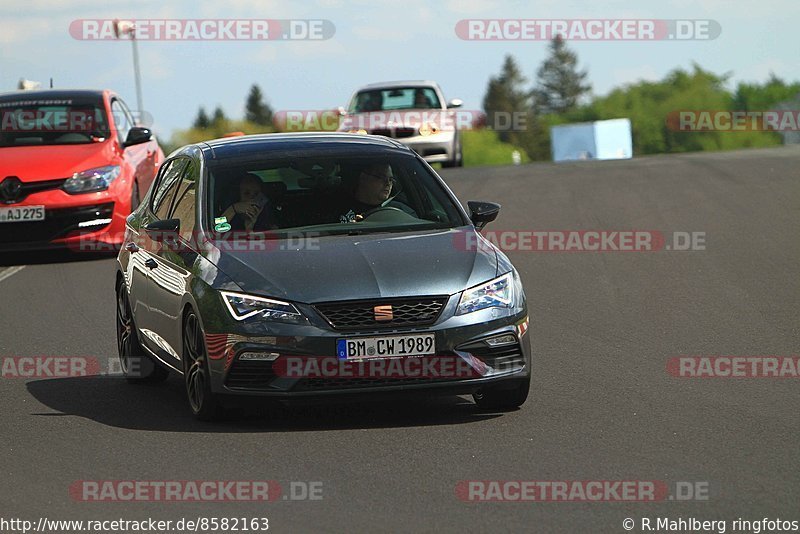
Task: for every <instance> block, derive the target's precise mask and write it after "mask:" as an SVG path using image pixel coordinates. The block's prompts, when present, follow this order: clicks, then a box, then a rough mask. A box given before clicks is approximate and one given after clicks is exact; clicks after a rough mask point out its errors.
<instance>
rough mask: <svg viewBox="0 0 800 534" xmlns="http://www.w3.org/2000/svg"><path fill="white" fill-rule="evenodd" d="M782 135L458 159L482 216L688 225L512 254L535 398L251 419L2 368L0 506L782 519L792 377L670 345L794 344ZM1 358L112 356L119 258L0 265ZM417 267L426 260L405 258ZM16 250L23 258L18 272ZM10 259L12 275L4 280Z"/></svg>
mask: <svg viewBox="0 0 800 534" xmlns="http://www.w3.org/2000/svg"><path fill="white" fill-rule="evenodd" d="M799 164H800V150H798V149H797V148H782V149H773V150H758V151H744V152H736V153H719V154H693V155H680V156H658V157H648V158H640V159H636V160H631V161H622V162H604V163H588V162H587V163H575V164H562V165H554V164H537V165H527V166H520V167H506V168H485V169H456V170H447V171H444V172H443V176H444V177H445V179H446V180H447V181H448V183H449V184H451V186H452V187H453V189H454V190H455V191H456V193H457V194H458V196H459V198H461V199H462V200H464V201H466V200H469V199H482V200H494V201H497V202H499V203H501V204H503V209H502V212H501V215H500V218H499V219H498V221H496V222H495V223H493V224H492V225H491V226H490V227H489V229H495V230H506V231H519V230H530V229H539V230H542V229H546V230H630V229H648V230H658V231H662V232H664V233H665V234H668V235H671V233H672V232H674V231H683V232H704V233H705V250H692V251H675V250H670V251H667V250H660V251H657V252H646V253H639V252H625V253H622V252H560V253H559V252H527V251H517V252H511V253H510V256H511V258H512V260H513V261H514V263H515V265H516V266H517V268H518V269H519V271H520V273H521V274H522V277H523V281H524V284H525V288H526V292H527V295H528V301H529V307H530V309H531V319H532V321H531V327H530V339H531V343H532V347H533V353H534V378H533V385H532V395H531V397H530V399H529V400H528V402H527V403H526V404H525V405H524V406H523V408H522V409H520V410H518V411H516V412H513V413H506V414H499V413H484V412H480V411H478V410H476V409H475V408H474V406H473V405H472V403H471V401H470V400H468V399H466V398H459V397H456V398H452V399H441V400H438V401H428V402H419V403H413V404H398V403H396V402H391V403H379V404H369V405H364V404H345V405H335V404H330V405H324V406H316V407H294V408H291V409H269V410H253V411H251V412H248V413H245V414H243V415H242V416H241V417H240V418H238V419H236V420H233V421H229V422H225V423H221V424H208V423H201V422H196V421H195V420H194V419H193V418H192V417H191V415H190V413H189V409H188V407H187V405H186V401H185V398H184V393H183V390H182V383H181V381H180V379H178V378H176V377H171V378H170V379H169V380H168V381H167V383H166V384H164V385H161V386H131V385H128V384H126V383H124V382H123V381H122V380H120V379H118V378H114V377H100V378H54V379H25V378H4V379H2V380H0V384H1V385H0V406H2V411H0V428H1V429H2V431H0V444H1V445H2V460H0V473H1V477H2V480H3V483H2V484H0V515H2V517H4V518H14V517H18V518H23V519H29V520H33V521H36V520H37V519H38V518H39V517H42V516H45V517H47V518H48V519H118V518H122V519H128V520H133V519H136V520H141V519H145V518H147V517H153V518H157V519H164V520H173V521H174V520H178V519H180V518H182V517H187V518H196V517H198V516H201V517H246V518H252V517H268V518H269V521H270V527H271V529H270V530H271V531H276V532H316V531H319V532H323V531H326V532H345V531H346V532H373V531H378V532H380V531H411V532H463V531H470V532H472V531H475V532H479V531H497V530H502V531H515V532H625V530H624V529H623V525H622V522H623V520H624V519H625V518H632V519H634V520H635V521H636V527H635V529H634V531H635V532H641V524H640V520H641V518H642V517H647V518H652V520H653V522H654V523H653V524H654V525H655V518H657V517H669V518H672V519H677V518H678V517H681V518H684V519H687V518H692V517H693V518H697V519H700V520H727V521H728V527H727V528H728V532H730V531H731V522H732V521H733V520H734V519H737V518H743V519H755V520H761V519H762V518H770V519H777V518H781V519H794V520H800V471H798V456H797V453H798V438H800V416H799V415H798V407H799V406H800V390H799V389H798V380H797V379H689V378H676V377H674V376H671V375H670V374H668V373H667V372H666V363H667V360H668V359H669V358H670V357H674V356H679V355H687V354H689V355H747V356H758V355H793V354H794V355H797V354H798V352H800V350H799V348H800V330H799V329H798V318H797V317H798V314H797V310H798V303H800V276H798V260H800V238H798V230H800V174H798V169H800V165H799ZM0 258H1V260H2V265H3V266H2V267H0V357H3V358H9V357H15V356H68V357H80V356H90V357H95V358H99V359H101V360H103V361H105V360H107V359H108V358H109V357H114V356H115V354H116V346H115V337H114V320H113V317H114V297H113V272H114V268H113V260H112V259H108V258H105V259H102V258H90V259H86V260H84V261H74V260H75V258H73V257H66V256H63V255H53V254H45V255H41V254H39V255H27V256H25V257H19V256H14V257H10V256H9V255H8V254H3V255H2V257H0ZM421 261H423V259H422V258H421ZM18 264H28V265H27V266H25V267H24V268H22V269H18V270H17V269H15V268H12V266H14V265H18ZM12 271H13V272H12ZM78 480H276V481H278V482H280V483H281V485H282V486H283V487H284V488H287V487H288V486H289V483H290V482H291V481H305V482H321V483H322V487H323V491H322V497H323V498H322V499H321V500H305V501H292V500H282V499H280V500H278V501H276V502H271V503H248V502H223V503H217V504H207V503H206V504H197V503H175V502H168V503H164V502H139V503H127V502H114V503H109V502H77V501H76V500H74V499H73V498H71V496H70V493H69V486H70V484H72V483H73V482H75V481H78ZM462 480H551V481H561V480H567V481H569V480H658V481H664V482H665V483H666V484H667V485H668V487H669V488H671V492H672V496H673V497H675V496H677V490H676V484H677V483H679V482H692V483H695V482H697V483H700V486H698V488H702V487H703V486H702V485H703V484H707V485H708V492H709V494H708V498H707V500H692V501H687V502H683V501H678V500H666V501H663V502H656V503H652V502H639V503H619V502H592V503H575V502H538V503H537V502H521V503H520V502H516V503H509V502H494V503H465V502H462V501H460V500H459V499H458V498H457V497H456V494H455V486H456V484H457V483H458V482H459V481H462Z"/></svg>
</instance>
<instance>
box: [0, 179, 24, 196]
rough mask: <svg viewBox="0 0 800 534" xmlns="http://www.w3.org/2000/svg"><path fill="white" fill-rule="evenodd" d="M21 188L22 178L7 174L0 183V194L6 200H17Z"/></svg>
mask: <svg viewBox="0 0 800 534" xmlns="http://www.w3.org/2000/svg"><path fill="white" fill-rule="evenodd" d="M21 190H22V180H20V179H19V178H17V177H16V176H7V177H6V179H5V180H3V181H2V183H0V196H2V197H3V199H4V200H8V201H13V200H17V197H19V193H20V191H21Z"/></svg>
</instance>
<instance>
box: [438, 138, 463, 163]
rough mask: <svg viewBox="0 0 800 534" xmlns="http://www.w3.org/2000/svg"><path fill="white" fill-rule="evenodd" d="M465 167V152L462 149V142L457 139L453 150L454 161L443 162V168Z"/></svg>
mask: <svg viewBox="0 0 800 534" xmlns="http://www.w3.org/2000/svg"><path fill="white" fill-rule="evenodd" d="M463 166H464V152H463V150H462V149H461V140H460V139H456V145H455V150H453V159H451V160H450V161H445V162H442V167H444V168H451V167H463Z"/></svg>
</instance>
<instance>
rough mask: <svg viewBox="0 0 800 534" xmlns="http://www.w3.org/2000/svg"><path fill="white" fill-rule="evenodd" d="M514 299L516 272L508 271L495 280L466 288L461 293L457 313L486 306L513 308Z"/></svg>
mask: <svg viewBox="0 0 800 534" xmlns="http://www.w3.org/2000/svg"><path fill="white" fill-rule="evenodd" d="M514 300H515V299H514V273H513V272H508V273H506V274H504V275H503V276H500V277H498V278H495V279H494V280H489V281H488V282H484V283H483V284H481V285H478V286H475V287H471V288H469V289H465V290H464V292H463V293H461V300H460V301H459V303H458V310H457V311H456V315H464V314H465V313H471V312H475V311H478V310H483V309H486V308H511V307H512V306H514Z"/></svg>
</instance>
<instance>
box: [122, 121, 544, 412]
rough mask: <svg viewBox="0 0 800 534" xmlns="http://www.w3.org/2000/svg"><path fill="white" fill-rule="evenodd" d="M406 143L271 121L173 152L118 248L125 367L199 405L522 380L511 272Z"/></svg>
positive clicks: (524, 357) (521, 309)
mask: <svg viewBox="0 0 800 534" xmlns="http://www.w3.org/2000/svg"><path fill="white" fill-rule="evenodd" d="M468 206H469V210H470V214H469V215H468V214H467V213H466V212H465V211H464V209H463V208H462V207H461V205H460V203H459V202H458V200H457V199H456V197H455V196H454V195H453V193H452V192H451V191H450V190H449V189H448V187H447V186H446V185H445V183H444V182H443V181H442V179H441V178H440V177H439V176H438V175H437V174H436V172H435V171H434V170H433V169H432V168H431V167H430V166H429V165H428V164H427V163H425V161H424V160H423V159H422V158H420V157H419V156H418V155H416V154H415V153H414V152H413V151H411V150H410V149H408V148H407V147H405V146H404V145H402V144H400V143H398V142H396V141H393V140H391V139H387V138H383V137H377V136H363V135H350V134H287V135H284V134H272V135H259V136H246V137H238V138H231V139H224V140H216V141H209V142H205V143H198V144H195V145H188V146H186V147H183V148H181V149H179V150H177V151H175V152H174V153H172V154H171V155H170V156H169V157H168V158H167V160H166V161H165V162H164V164H163V165H162V166H161V169H160V171H159V174H158V176H157V178H156V181H155V182H154V185H153V187H152V188H151V189H150V191H149V193H148V194H147V197H146V198H145V199H144V201H143V202H142V204H141V206H140V207H139V209H137V210H136V211H135V212H134V213H132V214H131V215H130V217H128V221H127V227H126V233H125V236H124V242H123V245H122V248H121V251H120V253H119V256H118V272H117V281H116V298H117V312H116V313H117V340H118V346H119V353H120V360H121V362H122V369H123V370H124V372H125V375H126V377H127V379H128V381H130V382H155V381H160V380H164V379H165V378H166V377H167V376H168V373H169V371H174V372H177V373H179V374H181V375H183V377H184V382H185V384H186V391H187V395H188V399H189V405H190V407H191V409H192V411H193V412H194V414H195V415H196V416H198V417H199V418H201V419H212V418H215V417H218V416H219V415H221V414H222V413H223V409H224V408H225V407H226V406H228V405H229V404H231V403H232V402H233V401H235V400H237V399H235V397H249V398H251V399H254V398H261V399H267V398H272V399H277V400H282V401H291V400H294V399H301V398H302V399H309V398H314V399H321V398H324V397H329V396H332V395H337V396H356V397H363V396H366V395H386V394H411V395H422V394H429V393H442V394H453V395H460V394H472V395H473V398H474V399H475V401H476V403H477V404H478V405H479V406H480V407H484V408H488V409H492V410H504V409H513V408H516V407H518V406H520V405H521V404H522V403H523V402H525V399H526V398H527V396H528V390H529V386H530V373H531V349H530V344H529V342H528V339H527V337H526V335H525V334H526V331H527V329H528V312H527V305H526V301H525V294H524V292H523V289H522V284H521V281H520V278H519V275H518V274H517V272H516V270H515V269H514V267H513V266H512V265H511V263H510V261H509V260H508V258H507V257H506V256H505V255H504V254H503V253H502V252H500V251H499V250H497V249H496V248H495V247H494V246H493V245H492V244H490V243H489V242H488V241H486V240H485V239H483V237H482V236H481V235H480V233H479V231H478V230H479V229H480V228H482V227H483V226H484V225H485V224H486V223H488V222H490V221H492V220H494V219H495V218H496V217H497V214H498V211H499V209H500V206H498V205H497V204H493V203H490V202H469V203H468Z"/></svg>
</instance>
